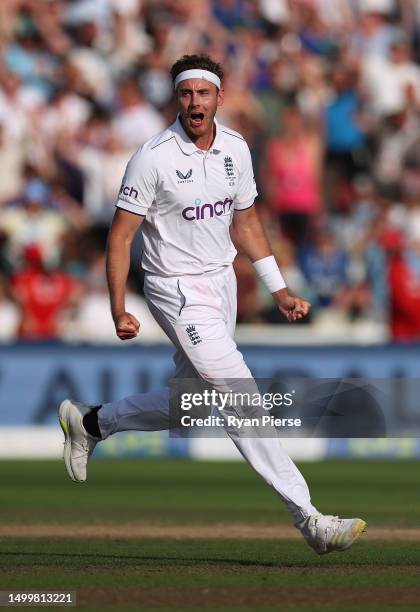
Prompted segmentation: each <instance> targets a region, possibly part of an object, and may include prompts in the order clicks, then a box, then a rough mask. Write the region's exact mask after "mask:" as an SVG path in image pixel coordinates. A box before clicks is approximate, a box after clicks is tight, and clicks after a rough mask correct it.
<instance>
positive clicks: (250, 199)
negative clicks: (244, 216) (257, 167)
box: [234, 142, 258, 210]
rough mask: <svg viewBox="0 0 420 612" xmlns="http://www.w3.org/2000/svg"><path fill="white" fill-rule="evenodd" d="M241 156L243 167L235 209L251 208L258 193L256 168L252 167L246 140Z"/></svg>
mask: <svg viewBox="0 0 420 612" xmlns="http://www.w3.org/2000/svg"><path fill="white" fill-rule="evenodd" d="M241 158H242V159H241V165H242V167H241V170H240V174H239V180H238V191H237V192H236V197H235V203H234V207H235V210H244V209H245V208H249V207H250V206H252V204H253V203H254V200H255V198H256V197H257V195H258V191H257V187H256V185H255V178H254V170H253V168H252V160H251V153H250V152H249V148H248V145H247V144H246V143H245V142H244V147H243V152H242V156H241Z"/></svg>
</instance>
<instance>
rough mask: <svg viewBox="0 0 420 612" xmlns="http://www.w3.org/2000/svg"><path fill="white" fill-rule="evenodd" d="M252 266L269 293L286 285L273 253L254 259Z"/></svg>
mask: <svg viewBox="0 0 420 612" xmlns="http://www.w3.org/2000/svg"><path fill="white" fill-rule="evenodd" d="M254 268H255V270H256V272H257V274H258V276H259V277H260V279H261V280H262V282H263V283H264V285H265V286H266V287H267V289H268V290H269V292H270V293H274V292H275V291H279V290H280V289H284V288H285V287H286V286H287V285H286V283H285V282H284V278H283V277H282V275H281V272H280V270H279V267H278V265H277V262H276V260H275V258H274V255H269V256H268V257H263V259H259V260H258V261H254Z"/></svg>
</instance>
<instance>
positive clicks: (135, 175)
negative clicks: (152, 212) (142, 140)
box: [115, 149, 157, 216]
mask: <svg viewBox="0 0 420 612" xmlns="http://www.w3.org/2000/svg"><path fill="white" fill-rule="evenodd" d="M152 162H153V160H152V159H151V156H150V154H149V155H148V154H147V153H146V152H144V151H143V150H142V149H140V150H139V151H137V152H136V153H135V154H134V155H133V157H132V158H131V159H130V161H129V162H128V164H127V168H126V171H125V173H124V177H123V180H122V183H121V187H120V192H119V194H118V200H117V201H116V203H115V206H117V207H118V208H123V209H124V210H128V211H129V212H132V213H135V214H137V215H142V216H145V215H146V214H147V211H148V209H149V208H150V206H151V205H152V203H153V201H154V200H155V199H156V186H157V170H156V168H155V167H154V164H153V163H152Z"/></svg>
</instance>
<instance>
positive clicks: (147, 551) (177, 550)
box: [0, 460, 420, 612]
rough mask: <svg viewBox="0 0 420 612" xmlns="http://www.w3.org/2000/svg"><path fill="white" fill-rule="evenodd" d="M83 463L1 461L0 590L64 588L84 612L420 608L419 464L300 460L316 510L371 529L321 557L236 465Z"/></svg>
mask: <svg viewBox="0 0 420 612" xmlns="http://www.w3.org/2000/svg"><path fill="white" fill-rule="evenodd" d="M89 467H90V470H89V481H88V482H87V483H84V484H75V483H72V482H71V481H70V480H68V479H67V477H66V475H65V473H64V467H63V465H62V463H61V462H36V461H31V462H26V461H21V462H0V471H1V482H2V486H1V491H0V557H1V562H0V589H2V590H8V589H10V590H19V589H22V590H26V591H27V590H30V589H34V590H57V589H60V590H72V591H76V592H77V607H78V608H81V609H84V610H100V609H102V608H107V609H109V610H121V609H124V610H130V609H131V610H138V609H144V610H154V609H156V610H159V612H164V611H165V610H172V611H173V610H188V611H189V612H193V611H195V610H200V611H202V609H203V608H205V609H207V610H217V611H222V610H226V611H227V610H229V611H234V612H250V611H251V610H252V611H253V610H280V609H281V610H293V611H295V612H296V611H297V612H299V611H301V610H311V611H312V612H317V611H318V610H323V611H326V612H330V611H331V612H332V611H336V610H338V609H339V610H341V611H343V612H347V611H350V610H351V611H353V610H354V611H356V610H357V611H363V610H366V611H369V612H371V611H374V610H375V611H376V610H378V611H379V610H380V611H381V612H386V611H387V610H391V609H392V610H395V609H398V610H418V609H419V602H420V529H419V528H420V487H419V486H418V482H419V476H418V470H419V466H418V463H415V462H384V461H381V462H356V461H352V462H350V461H348V462H344V461H343V462H328V463H311V464H303V465H301V466H300V467H301V469H302V472H303V473H304V475H305V477H306V478H307V480H308V482H309V484H310V487H311V491H312V496H313V502H314V504H315V505H316V506H318V507H319V509H320V510H322V511H323V512H325V513H334V514H341V515H344V516H361V517H362V518H364V519H365V520H367V522H368V525H369V527H368V533H367V534H365V535H364V536H363V537H362V541H361V542H360V543H358V544H356V545H355V546H354V547H353V548H352V549H351V550H349V551H347V552H345V553H334V554H331V555H326V556H323V557H319V556H318V555H316V554H315V553H313V551H311V550H310V549H309V548H308V547H307V545H306V544H305V543H304V542H303V541H302V540H300V539H297V537H296V536H298V535H299V534H297V532H296V533H295V530H293V529H289V528H288V527H286V525H289V524H290V519H289V515H288V514H287V512H286V511H285V510H284V509H283V507H282V504H281V503H279V500H278V499H277V497H276V496H275V494H274V493H273V492H272V491H271V490H270V489H269V488H268V487H267V486H266V485H265V484H264V483H263V482H262V481H261V480H260V479H259V478H258V477H257V476H256V475H255V474H254V473H253V472H252V471H251V470H250V469H249V468H248V467H247V466H246V465H245V464H242V463H219V462H215V463H202V462H189V461H184V460H172V461H166V460H165V461H161V460H159V461H142V460H138V461H125V460H120V461H117V460H115V461H114V460H113V461H108V460H97V461H94V460H93V461H92V462H91V464H90V466H89ZM396 529H399V530H400V531H395V530H396ZM86 530H88V531H86ZM86 533H88V536H86V535H83V534H86ZM203 534H205V536H206V537H203ZM375 534H376V535H375ZM398 534H399V535H398ZM233 536H234V537H233ZM381 538H383V539H381Z"/></svg>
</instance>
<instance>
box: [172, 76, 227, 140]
mask: <svg viewBox="0 0 420 612" xmlns="http://www.w3.org/2000/svg"><path fill="white" fill-rule="evenodd" d="M176 98H177V106H178V112H179V115H180V118H181V122H182V126H183V128H184V130H185V131H186V133H187V134H188V136H189V137H190V138H191V140H192V141H193V142H194V143H195V144H196V145H197V147H199V148H202V149H206V148H208V147H209V146H210V145H211V143H212V140H213V137H214V130H213V120H214V116H215V114H216V111H217V108H218V107H219V106H220V105H221V104H222V103H223V89H221V90H218V89H217V87H216V85H215V84H214V83H210V82H209V81H205V80H204V79H187V80H185V81H181V83H180V84H179V85H178V88H177V91H176Z"/></svg>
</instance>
